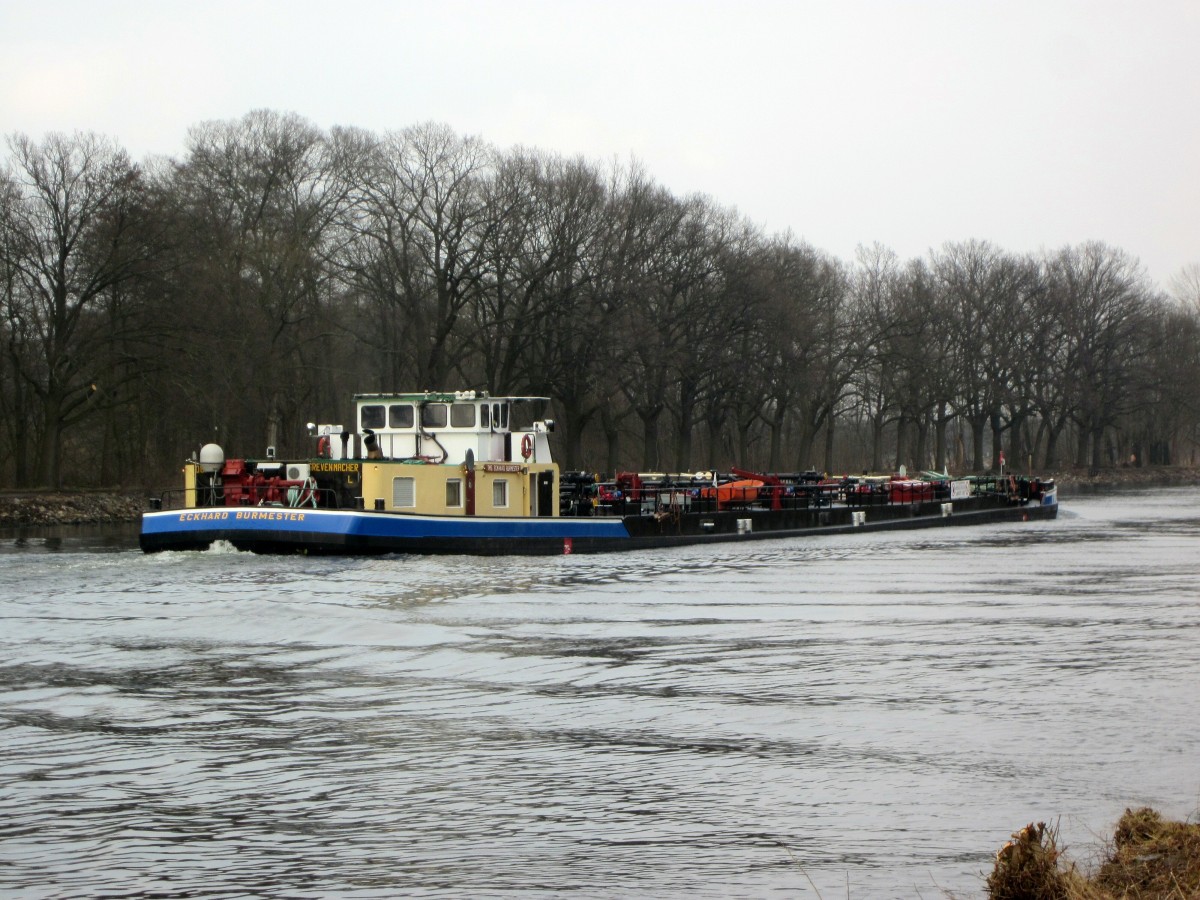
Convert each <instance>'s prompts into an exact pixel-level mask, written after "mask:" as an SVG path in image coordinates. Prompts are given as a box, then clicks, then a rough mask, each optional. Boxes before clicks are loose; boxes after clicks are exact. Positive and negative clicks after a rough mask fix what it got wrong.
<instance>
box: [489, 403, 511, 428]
mask: <svg viewBox="0 0 1200 900" xmlns="http://www.w3.org/2000/svg"><path fill="white" fill-rule="evenodd" d="M492 427H493V428H500V429H504V428H507V427H508V404H507V403H493V404H492Z"/></svg>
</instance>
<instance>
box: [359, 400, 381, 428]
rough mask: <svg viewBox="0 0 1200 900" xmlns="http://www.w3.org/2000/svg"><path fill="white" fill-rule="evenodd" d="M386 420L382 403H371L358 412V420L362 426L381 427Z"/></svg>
mask: <svg viewBox="0 0 1200 900" xmlns="http://www.w3.org/2000/svg"><path fill="white" fill-rule="evenodd" d="M386 421H387V419H386V418H385V413H384V408H383V404H382V403H371V404H368V405H366V406H364V407H362V409H361V410H360V412H359V422H360V424H361V426H362V427H363V428H382V427H383V426H384V423H385V422H386Z"/></svg>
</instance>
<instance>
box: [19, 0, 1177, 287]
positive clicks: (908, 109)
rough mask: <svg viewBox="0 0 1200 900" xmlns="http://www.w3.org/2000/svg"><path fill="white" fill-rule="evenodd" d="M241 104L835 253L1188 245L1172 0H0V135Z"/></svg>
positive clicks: (155, 139) (142, 145)
mask: <svg viewBox="0 0 1200 900" xmlns="http://www.w3.org/2000/svg"><path fill="white" fill-rule="evenodd" d="M259 108H267V109H273V110H277V111H280V112H294V113H298V114H299V115H301V116H303V117H304V118H306V119H308V120H309V121H311V122H313V123H314V124H316V125H318V126H321V127H323V128H328V127H330V126H334V125H353V126H358V127H362V128H367V129H370V130H373V131H377V132H382V131H386V130H390V129H399V128H403V127H404V126H406V125H411V124H416V123H420V122H426V121H437V122H445V123H447V124H449V125H450V126H451V127H452V128H454V129H455V130H456V131H457V132H459V133H460V134H464V135H476V136H479V137H481V138H483V139H485V140H487V141H489V142H491V143H493V144H496V145H498V146H500V147H502V148H507V147H511V146H513V145H516V144H521V145H526V146H533V147H539V148H542V149H545V150H550V151H555V152H558V153H561V154H564V155H576V154H579V155H583V156H585V157H587V158H590V159H593V160H597V161H602V162H603V161H608V160H610V159H612V158H614V157H617V158H620V159H622V160H628V159H630V158H635V159H638V160H640V161H641V162H642V163H643V164H644V166H645V167H646V169H647V170H648V171H649V173H650V174H651V175H653V176H654V177H655V178H657V179H658V180H659V181H660V182H661V183H663V184H664V185H666V186H667V187H668V188H670V189H671V190H672V191H673V192H675V193H676V194H679V195H684V194H687V193H691V192H694V191H698V192H702V193H706V194H709V195H710V196H712V197H713V198H714V199H715V200H717V201H718V202H719V203H721V204H723V205H726V206H732V207H736V208H737V209H738V211H739V212H741V213H742V214H743V215H744V216H746V217H748V218H749V219H751V220H753V221H754V222H756V223H758V224H759V225H761V226H762V227H763V228H765V229H766V230H767V231H771V232H774V231H783V230H787V229H790V230H791V231H792V232H793V233H794V234H795V235H797V236H798V237H800V238H803V239H804V240H806V241H808V242H809V243H811V244H812V245H814V246H815V247H817V248H819V249H822V250H825V251H828V252H829V253H832V254H834V255H836V256H839V257H841V258H843V259H846V260H852V259H853V258H854V254H855V248H856V247H857V246H858V245H859V244H870V243H872V242H876V241H877V242H879V243H882V244H884V245H886V246H888V247H891V248H892V249H893V250H895V251H896V252H897V253H898V254H900V255H901V256H902V257H905V258H909V257H913V256H921V255H924V254H925V253H927V252H928V251H929V250H930V249H931V248H938V247H940V246H941V245H942V244H943V243H944V242H946V241H961V240H966V239H969V238H981V239H986V240H989V241H992V242H993V243H995V244H997V245H999V246H1000V247H1002V248H1004V249H1006V250H1011V251H1015V252H1025V251H1038V250H1040V249H1043V248H1046V249H1057V248H1059V247H1062V246H1064V245H1066V244H1077V243H1080V242H1082V241H1085V240H1092V239H1096V240H1102V241H1105V242H1107V243H1109V244H1111V245H1114V246H1117V247H1120V248H1122V249H1124V250H1126V251H1128V252H1129V253H1131V254H1133V255H1134V256H1137V257H1138V258H1140V259H1141V261H1142V262H1143V263H1144V264H1145V266H1146V268H1147V270H1148V271H1149V273H1150V275H1151V276H1152V277H1153V278H1154V279H1155V280H1157V281H1158V282H1159V283H1160V284H1163V285H1164V286H1165V285H1166V283H1167V281H1168V280H1169V279H1170V278H1171V277H1172V276H1173V275H1175V274H1176V273H1177V272H1178V271H1179V270H1180V269H1181V268H1182V267H1184V266H1185V265H1188V264H1196V263H1200V2H1198V0H1159V2H1156V0H1139V2H1110V0H1078V2H1056V0H1037V2H1031V0H1030V2H1027V0H1018V2H1011V0H1010V2H976V0H945V2H926V0H923V2H915V0H914V2H902V0H894V2H885V0H848V2H847V0H822V2H809V0H790V2H765V0H764V2H740V3H739V2H706V0H683V2H674V0H670V2H655V0H641V2H627V0H591V2H576V0H558V2H528V0H493V2H483V0H471V2H468V0H438V2H401V0H393V2H385V0H325V2H319V3H317V2H311V3H310V2H298V0H280V2H274V0H270V2H267V0H262V2H255V0H190V2H179V0H153V2H152V0H143V2H134V0H129V2H115V0H85V2H68V0H0V131H2V132H3V133H4V134H6V135H7V134H11V133H13V132H22V133H25V134H28V135H30V136H32V137H36V138H40V137H41V136H42V135H44V134H45V133H46V132H47V131H66V132H72V131H77V130H78V131H97V132H101V133H103V134H107V135H110V136H111V137H113V138H115V139H116V140H117V141H119V142H120V143H121V144H122V145H124V146H125V147H126V148H127V149H128V150H129V151H130V153H131V154H132V155H133V156H134V157H135V158H138V159H141V158H144V157H145V156H146V155H148V154H165V155H170V156H179V155H181V154H182V152H183V148H184V143H185V138H186V134H187V130H188V128H189V127H191V126H193V125H196V124H198V123H200V122H203V121H207V120H211V119H236V118H239V117H241V116H242V115H244V114H245V113H247V112H249V111H250V110H252V109H259ZM4 155H5V156H6V155H7V153H6V151H5V153H4Z"/></svg>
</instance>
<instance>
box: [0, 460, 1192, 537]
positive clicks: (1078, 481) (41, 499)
mask: <svg viewBox="0 0 1200 900" xmlns="http://www.w3.org/2000/svg"><path fill="white" fill-rule="evenodd" d="M1054 479H1055V480H1056V481H1057V482H1058V485H1059V487H1060V489H1061V496H1063V497H1070V496H1071V495H1072V494H1074V493H1084V492H1087V491H1091V490H1102V489H1108V488H1125V487H1128V488H1137V487H1156V486H1163V485H1183V484H1200V469H1198V468H1192V467H1189V466H1156V467H1153V468H1116V469H1103V470H1101V471H1099V472H1088V471H1087V470H1086V469H1083V470H1065V471H1062V472H1056V473H1054ZM145 508H146V498H145V496H144V495H142V494H136V493H129V492H121V491H97V490H87V491H0V528H27V527H41V526H51V525H119V524H124V523H129V522H136V521H137V520H138V519H139V518H140V517H141V514H142V511H143V510H144V509H145Z"/></svg>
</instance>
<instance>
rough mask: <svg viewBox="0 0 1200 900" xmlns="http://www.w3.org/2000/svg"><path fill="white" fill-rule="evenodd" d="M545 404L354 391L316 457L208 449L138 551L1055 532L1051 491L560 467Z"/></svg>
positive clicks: (321, 550) (477, 547)
mask: <svg viewBox="0 0 1200 900" xmlns="http://www.w3.org/2000/svg"><path fill="white" fill-rule="evenodd" d="M546 399H547V398H544V397H492V396H489V395H488V394H487V393H486V392H478V391H458V392H453V393H438V392H422V393H407V394H357V395H355V397H354V405H355V416H356V422H355V426H354V427H353V428H347V427H345V426H343V425H331V424H323V425H317V424H315V423H314V424H310V425H309V426H308V431H309V435H310V439H311V440H312V448H313V449H312V455H311V456H309V457H308V458H305V459H296V460H281V459H276V458H275V453H274V451H273V449H272V448H267V453H266V457H265V458H264V459H250V458H238V459H232V458H231V459H227V458H225V454H224V451H223V450H222V448H221V447H220V446H218V445H216V444H206V445H205V446H204V447H202V448H201V449H200V451H199V453H198V454H196V455H194V456H193V458H192V459H190V460H188V461H187V462H186V463H185V464H184V467H183V481H184V485H183V487H182V488H176V489H171V490H167V491H164V492H162V493H161V494H159V495H158V496H156V497H152V498H150V501H149V509H148V510H147V511H146V512H145V513H144V514H143V516H142V527H141V535H140V543H141V547H142V549H143V550H144V551H146V552H147V553H151V552H156V551H162V550H203V549H206V548H208V547H209V546H211V545H212V544H213V543H214V542H218V541H224V542H228V543H229V544H232V545H233V546H234V547H236V548H238V549H240V550H251V551H255V552H259V553H311V554H380V553H421V554H431V553H443V554H445V553H456V554H489V555H505V554H524V555H534V554H562V553H594V552H609V551H618V550H637V549H645V548H653V547H665V546H676V545H681V544H709V543H718V542H725V541H750V540H760V539H764V538H786V537H795V536H800V535H815V534H845V533H850V532H859V531H879V530H885V529H911V528H926V527H935V526H949V525H976V524H982V523H990V522H1005V521H1029V520H1032V519H1052V518H1054V517H1055V516H1056V515H1057V512H1058V495H1057V490H1056V487H1055V484H1054V481H1053V480H1052V479H1048V478H1036V477H1033V476H1028V475H1019V474H1015V473H1010V474H1004V473H1003V472H1002V473H1001V474H999V475H990V476H977V477H963V478H952V477H950V476H948V475H946V474H938V473H934V472H926V473H923V474H922V475H921V477H906V476H905V475H903V474H900V475H890V476H867V475H862V476H840V477H827V476H825V475H823V474H821V473H817V472H800V473H771V474H768V473H758V472H753V471H747V470H742V469H731V470H730V471H728V472H723V473H721V472H712V471H704V472H694V473H638V472H619V473H617V474H616V475H615V476H614V477H612V478H607V479H606V478H600V477H598V476H596V475H592V474H588V473H580V472H560V471H559V467H558V465H557V464H556V463H555V462H554V459H553V456H552V454H551V448H550V440H549V436H550V434H551V432H553V430H554V423H553V421H552V420H549V419H542V420H539V421H533V422H532V423H531V424H529V425H528V426H526V427H518V426H517V425H516V418H515V416H514V410H515V409H517V408H518V407H521V406H522V405H523V404H526V403H529V402H531V401H546Z"/></svg>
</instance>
